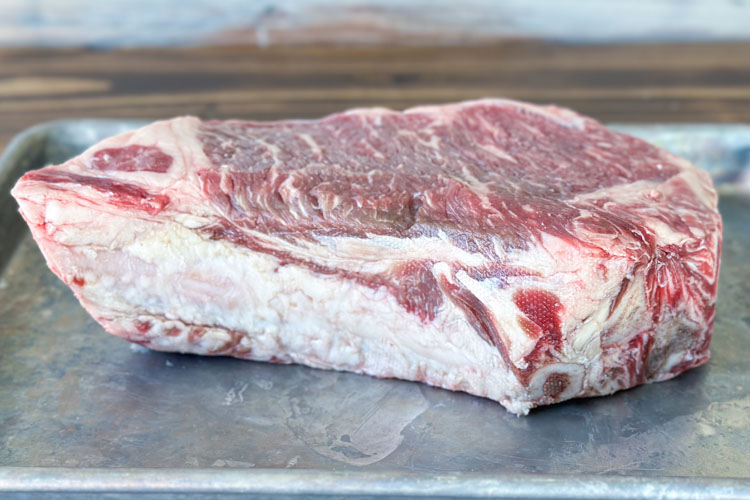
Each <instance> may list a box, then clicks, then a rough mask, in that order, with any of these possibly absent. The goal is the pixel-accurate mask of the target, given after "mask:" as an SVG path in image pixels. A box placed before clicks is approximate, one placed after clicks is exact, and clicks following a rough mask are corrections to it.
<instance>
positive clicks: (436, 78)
mask: <svg viewBox="0 0 750 500" xmlns="http://www.w3.org/2000/svg"><path fill="white" fill-rule="evenodd" d="M481 96H507V97H514V98H518V99H526V100H530V101H535V102H554V103H557V104H560V105H563V106H569V107H571V108H574V109H576V110H578V111H581V112H583V113H586V114H589V115H592V116H594V117H596V118H598V119H600V120H603V121H606V122H750V43H721V44H635V45H601V46H591V45H554V44H550V43H542V42H536V41H511V42H506V43H502V44H496V45H492V46H471V47H411V48H382V47H381V48H332V47H272V48H266V49H263V48H257V47H248V46H233V47H204V48H189V49H149V50H143V49H141V50H118V51H113V52H109V51H92V50H83V49H67V50H40V49H0V148H2V147H3V146H4V145H5V144H6V143H7V141H8V140H9V139H10V137H12V136H13V135H14V134H16V133H18V132H19V131H21V130H22V129H24V128H26V127H28V126H30V125H33V124H35V123H39V122H43V121H47V120H55V119H61V118H83V117H111V118H164V117H170V116H174V115H180V114H195V115H198V116H201V117H204V118H226V117H238V118H254V119H273V118H282V117H315V116H320V115H322V114H325V113H329V112H333V111H336V110H342V109H345V108H348V107H352V106H371V105H382V106H391V107H396V108H402V107H406V106H410V105H414V104H419V103H431V102H441V101H453V100H459V99H469V98H474V97H481Z"/></svg>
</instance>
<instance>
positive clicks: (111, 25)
mask: <svg viewBox="0 0 750 500" xmlns="http://www.w3.org/2000/svg"><path fill="white" fill-rule="evenodd" d="M748 26H750V2H748V1H747V0H606V1H603V0H574V1H560V0H409V1H404V0H263V1H252V0H250V1H248V0H220V1H216V0H2V1H0V45H5V46H9V45H12V46H28V45H46V46H55V47H59V46H82V45H84V46H89V47H99V48H101V47H124V46H130V47H133V46H154V45H163V46H168V45H185V44H226V43H244V44H253V45H259V46H268V45H278V44H306V43H346V44H365V45H366V44H393V43H400V44H425V45H434V44H438V43H442V44H463V43H489V42H491V41H496V40H499V39H507V38H509V37H511V38H537V39H547V40H557V41H560V40H564V41H576V42H592V43H602V42H623V41H641V42H643V41H667V40H670V41H677V40H682V41H717V40H724V41H726V40H748V39H750V29H749V28H748Z"/></svg>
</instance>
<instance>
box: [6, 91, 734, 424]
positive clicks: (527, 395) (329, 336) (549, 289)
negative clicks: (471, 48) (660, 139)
mask: <svg viewBox="0 0 750 500" xmlns="http://www.w3.org/2000/svg"><path fill="white" fill-rule="evenodd" d="M13 195H14V196H15V198H16V199H17V200H18V203H19V205H20V208H21V213H22V215H23V217H24V218H25V219H26V221H27V222H28V224H29V227H30V228H31V232H32V234H33V237H34V239H35V240H36V242H37V243H38V244H39V247H40V248H41V250H42V252H43V254H44V256H45V258H46V260H47V263H48V264H49V267H50V268H51V269H52V271H54V272H55V274H57V275H58V276H59V277H60V278H61V279H62V280H63V281H64V282H65V283H66V284H67V285H68V286H70V288H71V289H72V290H73V292H74V293H75V295H76V297H78V299H79V300H80V302H81V304H82V305H83V307H84V308H86V310H87V311H88V312H89V313H91V315H92V316H93V317H94V318H96V320H97V321H99V323H101V325H102V326H103V327H104V328H105V329H106V330H107V331H108V332H110V333H113V334H115V335H118V336H121V337H123V338H125V339H127V340H129V341H131V342H135V343H138V344H141V345H144V346H146V347H150V348H152V349H157V350H164V351H179V352H185V353H197V354H211V355H228V356H236V357H239V358H246V359H253V360H263V361H273V362H280V363H300V364H304V365H308V366H312V367H316V368H327V369H336V370H348V371H353V372H357V373H363V374H369V375H373V376H376V377H395V378H400V379H407V380H415V381H422V382H426V383H428V384H431V385H434V386H438V387H443V388H446V389H450V390H456V391H465V392H468V393H471V394H475V395H478V396H483V397H486V398H490V399H493V400H496V401H498V402H500V403H501V404H502V405H503V406H505V407H506V408H507V409H508V410H510V411H512V412H515V413H528V411H529V409H530V408H532V407H535V406H538V405H545V404H551V403H555V402H558V401H563V400H566V399H570V398H574V397H581V396H596V395H604V394H610V393H612V392H615V391H617V390H620V389H625V388H628V387H632V386H635V385H638V384H642V383H644V382H651V381H659V380H666V379H669V378H672V377H674V376H675V375H677V374H679V373H681V372H683V371H685V370H687V369H689V368H691V367H694V366H697V365H700V364H702V363H705V362H706V361H707V360H708V358H709V350H708V346H709V341H710V338H711V329H712V326H713V319H714V303H715V298H716V290H717V277H718V267H719V254H720V246H721V219H720V216H719V214H718V212H717V210H716V205H717V195H716V192H715V191H714V189H713V187H712V184H711V180H710V178H709V177H708V175H707V174H706V173H704V172H702V171H700V170H698V169H697V168H695V167H694V166H692V165H690V164H689V163H688V162H686V161H685V160H683V159H681V158H678V157H675V156H673V155H671V154H669V153H667V152H666V151H663V150H661V149H659V148H657V147H655V146H652V145H649V144H647V143H645V142H643V141H641V140H638V139H635V138H633V137H630V136H627V135H623V134H619V133H615V132H613V131H610V130H608V129H607V128H605V127H603V126H602V125H601V124H599V123H597V122H596V121H594V120H592V119H590V118H586V117H583V116H580V115H578V114H576V113H574V112H572V111H569V110H565V109H560V108H556V107H552V106H548V107H541V106H535V105H531V104H526V103H521V102H516V101H509V100H501V99H484V100H477V101H469V102H463V103H457V104H449V105H442V106H427V107H418V108H413V109H409V110H406V111H403V112H395V111H391V110H387V109H383V108H371V109H355V110H352V111H348V112H344V113H339V114H334V115H331V116H328V117H325V118H322V119H320V120H289V121H277V122H266V123H263V122H242V121H224V122H218V121H209V122H202V121H200V120H199V119H197V118H192V117H182V118H175V119H172V120H168V121H161V122H156V123H153V124H151V125H149V126H147V127H144V128H142V129H140V130H137V131H134V132H128V133H125V134H121V135H118V136H115V137H112V138H109V139H107V140H105V141H102V142H101V143H99V144H97V145H95V146H93V147H91V148H90V149H89V150H87V151H86V152H84V153H83V154H81V155H80V156H78V157H76V158H74V159H72V160H70V161H68V162H66V163H64V164H62V165H58V166H50V167H46V168H43V169H41V170H36V171H32V172H29V173H27V174H26V175H25V176H24V177H23V178H22V179H21V180H20V181H19V182H18V184H17V185H16V186H15V188H14V189H13Z"/></svg>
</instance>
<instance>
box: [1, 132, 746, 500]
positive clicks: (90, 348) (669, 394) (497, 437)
mask: <svg viewBox="0 0 750 500" xmlns="http://www.w3.org/2000/svg"><path fill="white" fill-rule="evenodd" d="M134 125H135V122H113V121H75V122H58V123H52V124H44V125H41V126H39V127H37V128H35V129H32V130H31V131H29V132H26V133H25V134H24V135H22V136H21V137H19V138H18V139H17V140H16V141H14V142H13V143H12V144H11V145H10V146H9V148H8V150H7V151H6V152H5V154H4V156H3V157H2V159H0V189H2V191H0V216H2V218H1V219H0V224H2V225H0V491H6V492H9V491H16V492H23V491H26V492H28V491H37V492H38V491H43V490H44V491H55V492H57V493H60V492H65V491H72V490H74V491H79V492H80V491H88V492H94V493H92V495H95V494H98V493H97V492H99V493H101V492H103V491H107V492H116V493H118V494H122V495H125V496H127V495H128V494H130V493H133V492H136V491H139V492H151V493H164V494H175V495H176V494H177V493H179V492H182V493H191V492H192V493H195V492H203V493H206V492H211V493H212V494H219V493H222V492H224V493H227V492H234V493H245V494H257V495H261V494H262V495H266V494H267V495H273V496H282V497H283V496H286V497H294V496H295V495H300V496H306V495H310V494H318V495H324V496H330V497H334V496H336V495H348V496H349V497H355V496H357V495H367V494H375V493H377V494H388V495H393V496H399V495H400V496H405V497H406V496H409V497H417V496H430V495H438V496H440V495H442V496H456V497H459V496H462V497H472V496H474V497H476V496H482V495H484V496H495V497H510V496H518V495H520V494H521V493H523V495H525V496H526V497H528V498H548V497H559V496H570V497H572V496H582V497H583V496H585V497H586V498H599V497H602V498H626V497H627V498H633V497H637V496H638V495H642V496H644V497H648V496H652V497H653V498H656V497H655V496H653V495H655V494H656V493H657V492H658V491H672V492H682V493H684V494H685V495H689V496H690V497H691V498H711V497H712V496H714V495H715V494H718V493H719V492H721V494H722V495H723V498H733V497H736V498H740V497H743V498H747V497H750V452H749V451H748V450H750V372H749V370H748V366H749V365H748V361H747V360H748V359H750V259H748V258H747V253H748V250H747V249H748V248H750V190H749V189H746V187H747V185H749V184H750V183H748V179H747V176H746V174H745V173H744V172H747V171H748V170H750V127H746V126H710V125H705V126H684V125H683V126H676V127H674V126H656V127H654V126H651V127H639V126H632V125H631V126H627V127H626V126H622V127H619V128H621V129H623V130H627V131H628V132H631V133H634V134H637V135H640V136H643V137H646V138H648V139H650V140H652V141H654V142H657V143H659V144H661V145H664V146H665V147H668V148H670V149H672V150H675V151H677V152H678V153H681V154H683V155H685V156H688V157H689V158H691V159H693V160H694V161H696V162H697V163H698V164H700V165H701V166H702V167H704V168H707V169H708V170H709V171H711V172H712V174H713V175H714V177H715V178H716V179H717V182H718V183H719V184H720V187H721V192H722V195H721V206H720V210H721V212H722V214H723V217H724V223H725V243H724V251H723V260H722V269H721V278H720V279H721V284H720V292H719V301H718V311H717V315H716V328H715V336H714V340H713V342H712V344H711V351H712V359H711V361H710V363H709V364H708V365H706V366H703V367H700V368H698V369H694V370H692V371H690V372H688V373H686V374H684V375H682V376H680V377H678V378H677V379H675V380H672V381H669V382H663V383H658V384H651V385H646V386H642V387H638V388H635V389H632V390H629V391H624V392H620V393H618V394H615V395H613V396H609V397H604V398H595V399H586V400H576V401H571V402H567V403H563V404H559V405H555V406H552V407H548V408H542V409H538V410H534V411H532V413H531V414H530V415H529V416H528V417H525V418H517V417H515V416H514V415H511V414H510V413H508V412H506V411H505V410H504V409H503V408H502V407H501V406H500V405H498V404H496V403H493V402H491V401H488V400H484V399H480V398H476V397H472V396H469V395H467V394H461V393H452V392H449V391H444V390H440V389H435V388H431V387H428V386H425V385H421V384H417V383H410V382H401V381H396V380H376V379H373V378H369V377H365V376H359V375H353V374H347V373H335V372H327V371H321V370H314V369H309V368H304V367H300V366H279V365H271V364H264V363H255V362H249V361H240V360H235V359H227V358H206V357H197V356H189V355H179V354H165V353H158V352H151V351H147V350H145V349H143V348H140V347H138V348H135V347H134V346H132V345H130V344H128V343H126V342H125V341H123V340H120V339H118V338H115V337H113V336H110V335H108V334H106V333H105V332H104V331H103V330H102V329H101V327H99V326H98V325H97V324H96V323H95V322H94V320H93V319H91V318H90V317H89V316H88V315H87V314H86V313H85V312H84V311H83V309H82V308H81V307H80V306H79V305H78V303H77V302H76V300H75V299H74V297H73V295H72V294H71V293H70V292H69V291H68V289H67V288H66V287H65V286H64V285H63V284H62V283H61V282H60V281H58V279H57V278H56V277H55V276H54V275H53V274H52V273H51V272H49V271H48V270H47V268H46V266H45V265H44V262H43V259H42V256H41V254H40V253H39V251H38V250H37V248H36V247H35V245H34V243H33V242H32V241H31V239H30V237H29V236H28V232H27V230H26V229H25V227H24V226H23V225H22V224H21V223H20V222H19V221H18V220H17V218H16V216H15V215H14V213H15V209H16V207H15V204H14V203H13V201H12V200H11V199H10V198H9V197H8V196H7V191H8V189H9V188H10V186H11V185H12V183H13V181H14V180H15V179H16V178H18V176H20V174H21V172H22V171H25V170H27V169H29V168H35V167H38V166H41V165H43V164H46V163H50V162H59V161H61V160H63V159H65V158H67V157H69V156H71V155H74V154H76V153H77V152H79V151H80V150H82V149H83V148H84V147H86V146H88V145H89V144H92V143H93V142H95V141H97V140H98V139H100V138H102V137H104V136H107V135H110V134H112V133H115V132H118V131H121V130H125V129H128V128H130V127H133V126H134ZM743 176H744V177H743ZM743 185H745V186H746V187H744V188H743V187H742V186H743ZM3 263H4V265H3ZM157 468H158V469H159V471H161V472H158V471H156V475H154V473H155V469H157ZM238 470H240V471H241V472H237V471H238ZM87 471H88V472H87ZM92 478H93V479H92ZM551 479H555V487H554V488H550V486H549V481H550V480H551ZM631 479H632V480H631ZM524 488H525V489H524ZM654 488H656V489H654ZM659 488H662V490H659ZM680 488H682V489H680ZM17 494H18V495H21V493H17ZM24 494H25V493H24ZM657 496H658V495H657ZM118 498H119V497H118Z"/></svg>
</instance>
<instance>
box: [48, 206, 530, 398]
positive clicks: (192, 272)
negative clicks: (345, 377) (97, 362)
mask: <svg viewBox="0 0 750 500" xmlns="http://www.w3.org/2000/svg"><path fill="white" fill-rule="evenodd" d="M109 221H110V223H111V224H114V225H119V227H121V228H122V227H123V226H125V225H129V227H130V230H131V231H133V232H135V233H137V237H135V238H134V237H132V235H131V236H128V237H126V238H123V239H122V240H121V241H122V242H123V247H122V248H119V249H112V250H105V251H99V252H98V255H97V257H96V259H93V260H92V259H90V258H89V257H87V256H86V253H85V252H84V251H83V249H78V248H75V247H71V248H69V247H65V246H59V245H58V246H55V247H53V248H51V250H52V252H53V254H54V255H51V257H52V258H53V259H55V260H56V261H57V262H61V261H64V262H65V265H64V266H62V267H64V268H65V269H74V270H76V271H75V272H76V273H77V275H78V276H79V277H81V278H83V279H84V280H85V283H86V285H85V286H84V287H82V288H81V289H80V290H79V295H80V298H81V300H82V303H83V304H84V306H85V307H86V308H87V309H88V310H89V311H90V312H91V313H92V314H93V315H94V317H96V318H101V320H102V321H103V323H104V324H106V325H110V327H111V328H110V330H111V331H114V332H115V333H119V334H122V335H124V336H128V337H129V338H130V340H139V341H146V342H147V343H149V345H150V346H151V347H153V348H156V349H162V350H170V351H180V352H192V353H198V354H210V353H211V352H212V351H213V350H215V349H218V348H219V347H220V346H222V345H225V344H226V343H227V342H228V341H229V340H230V339H231V338H232V335H237V334H238V335H240V336H241V345H242V346H243V347H245V348H247V350H248V352H249V354H248V355H246V356H244V357H248V358H251V359H259V360H268V359H271V358H275V359H280V360H285V361H290V362H296V363H301V364H305V365H309V366H313V367H319V368H332V369H339V370H349V371H355V372H359V373H367V374H371V375H375V376H381V377H397V378H403V379H407V380H422V381H426V382H428V383H430V384H432V385H436V386H438V387H444V388H448V389H453V390H462V391H466V392H469V393H472V394H476V395H479V396H484V397H488V398H491V399H494V400H497V401H501V402H503V403H504V404H505V405H506V406H508V407H509V409H511V411H515V412H521V413H523V412H526V411H527V410H528V408H529V407H530V406H531V404H532V403H530V402H529V401H526V400H525V399H524V398H523V396H522V393H523V391H522V389H521V387H520V385H519V383H518V381H517V380H516V379H515V377H514V376H513V375H512V374H511V373H510V372H509V371H508V369H507V367H506V366H505V365H504V362H503V360H502V358H501V356H500V355H499V352H498V351H497V349H496V348H495V347H494V346H492V345H490V344H488V343H487V342H485V341H484V340H482V339H481V337H480V336H479V335H477V333H476V332H475V331H474V330H473V328H472V327H471V326H470V325H469V324H468V323H467V322H466V319H465V317H464V315H463V313H462V312H461V311H460V310H458V309H457V307H456V306H454V305H453V303H452V302H450V301H448V300H446V301H445V302H444V303H443V305H442V306H441V308H440V309H439V311H438V314H437V317H436V318H435V319H434V320H433V321H431V322H429V323H426V324H424V323H422V322H421V321H420V320H419V318H418V317H417V316H416V315H414V314H410V313H408V312H406V310H405V309H404V308H403V307H402V306H400V305H399V304H398V303H397V302H396V300H395V299H394V298H393V297H392V296H391V295H390V294H389V293H387V291H386V290H385V289H383V288H380V289H375V290H373V289H371V288H369V287H366V286H362V285H360V284H358V283H356V282H354V281H350V280H346V279H342V278H338V277H335V276H321V275H318V274H315V273H312V272H310V271H308V270H307V269H304V268H302V267H299V266H295V265H280V263H279V262H278V261H277V260H276V259H275V258H274V257H272V256H269V255H266V254H260V253H254V252H251V251H248V250H246V249H244V248H241V247H237V246H235V245H233V244H231V243H228V242H225V241H209V240H205V239H204V238H203V237H201V236H200V235H198V234H196V233H195V232H193V231H191V230H189V229H187V228H185V227H182V226H180V225H179V224H174V223H163V224H159V225H154V224H150V223H148V222H146V221H137V222H136V221H127V220H126V219H124V218H123V219H120V220H117V219H114V220H113V219H112V218H110V220H109ZM113 283H117V286H113ZM135 316H137V317H138V318H141V319H142V320H144V321H146V320H148V322H149V323H150V324H152V327H151V329H150V330H149V332H147V333H145V334H144V335H145V336H144V337H143V338H139V337H134V336H133V335H134V327H133V323H132V321H133V318H134V317H135ZM180 325H182V326H183V327H184V326H185V325H201V326H203V327H204V329H205V330H206V333H205V334H204V335H202V337H201V338H200V339H199V340H197V341H191V340H190V339H189V336H188V330H189V328H187V327H185V328H184V333H183V334H180V335H177V336H169V335H168V334H167V331H168V330H169V329H170V328H172V327H179V326H180Z"/></svg>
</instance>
